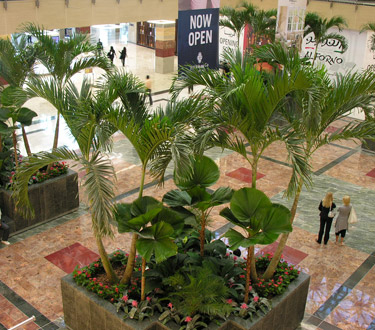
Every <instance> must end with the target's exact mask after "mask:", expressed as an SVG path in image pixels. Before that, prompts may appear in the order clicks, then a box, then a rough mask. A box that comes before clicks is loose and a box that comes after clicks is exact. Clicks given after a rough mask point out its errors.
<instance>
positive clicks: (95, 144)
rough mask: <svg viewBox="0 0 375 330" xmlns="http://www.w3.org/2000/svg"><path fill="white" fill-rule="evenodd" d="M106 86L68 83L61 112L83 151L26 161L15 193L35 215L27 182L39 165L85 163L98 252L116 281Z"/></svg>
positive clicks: (20, 206)
mask: <svg viewBox="0 0 375 330" xmlns="http://www.w3.org/2000/svg"><path fill="white" fill-rule="evenodd" d="M106 95H107V90H105V89H104V90H97V92H96V94H95V95H94V94H93V92H92V89H91V88H90V84H89V83H88V82H87V81H86V80H84V81H83V83H82V86H81V89H80V90H78V89H77V88H76V87H75V86H74V85H73V84H72V83H69V84H68V86H67V87H66V90H65V98H64V107H63V108H64V109H65V110H64V111H63V112H62V115H63V116H64V119H65V121H66V124H67V126H68V127H69V129H70V132H71V134H72V135H73V136H74V138H75V140H76V141H77V143H78V146H79V150H80V153H77V152H75V151H70V150H68V149H67V148H65V147H61V148H57V149H55V150H53V151H52V152H51V153H48V152H40V153H37V154H35V155H32V156H31V157H28V159H27V161H25V162H23V163H22V165H21V166H19V168H18V169H17V171H16V179H15V182H14V193H13V197H14V200H15V201H16V205H17V208H18V210H19V211H22V210H23V212H24V213H25V215H28V216H33V210H32V207H31V204H30V201H29V199H28V190H27V184H28V181H29V179H30V177H31V176H32V175H33V173H35V172H36V171H37V170H38V169H40V168H42V167H43V166H47V165H49V164H51V163H53V162H56V161H61V160H65V159H70V160H72V161H74V162H75V163H76V164H80V165H81V166H82V170H83V171H84V172H85V175H84V176H83V178H82V180H83V187H84V189H85V192H86V196H87V205H88V209H89V212H90V213H91V218H92V228H93V232H94V235H95V238H96V243H97V245H98V249H99V254H100V257H101V260H102V263H103V267H104V269H105V271H106V273H107V276H108V279H109V280H110V282H112V283H116V282H117V281H118V280H117V276H116V274H115V273H114V271H113V268H112V266H111V264H110V262H109V258H108V255H107V253H106V251H105V248H104V245H103V242H102V237H104V236H110V237H112V236H113V231H112V228H111V223H112V221H113V220H112V218H113V198H114V196H115V195H114V184H113V180H114V178H115V172H114V169H113V167H112V164H111V161H110V160H109V159H108V158H106V157H105V156H104V155H103V154H102V150H103V149H104V148H106V147H108V145H109V144H110V141H111V140H110V137H111V136H112V134H113V133H114V132H115V130H114V129H113V127H112V126H111V125H109V124H108V123H107V122H106V120H105V118H106V116H107V113H108V112H110V111H113V108H112V104H111V103H110V101H109V99H108V97H106Z"/></svg>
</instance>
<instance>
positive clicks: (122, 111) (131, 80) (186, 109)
mask: <svg viewBox="0 0 375 330" xmlns="http://www.w3.org/2000/svg"><path fill="white" fill-rule="evenodd" d="M103 88H107V90H108V93H109V95H111V96H112V99H113V100H116V99H119V100H120V103H121V106H119V107H118V108H117V110H116V111H114V112H113V113H111V114H110V116H109V117H108V118H109V121H110V122H111V123H112V124H113V125H114V126H115V127H116V128H117V129H118V130H120V131H121V132H122V133H123V134H124V135H125V137H126V138H128V140H129V142H130V143H131V144H132V146H133V147H134V149H135V151H136V153H137V155H138V157H139V159H140V161H141V170H142V175H141V182H140V188H139V196H138V197H142V194H143V188H144V182H145V176H146V171H147V169H148V167H149V171H150V174H151V176H152V177H153V178H155V179H157V180H159V182H162V181H163V178H164V174H165V171H166V169H167V166H168V164H169V163H170V162H171V161H172V160H173V161H174V162H175V164H176V166H175V168H178V171H177V172H176V173H178V174H177V175H179V173H180V172H181V173H183V172H184V171H186V170H187V169H188V168H189V166H190V159H189V155H190V153H191V150H190V143H189V141H190V140H191V134H192V133H191V132H190V130H189V128H190V125H191V122H192V121H194V120H197V119H196V118H197V116H196V114H197V113H198V111H200V105H201V104H202V102H201V101H200V100H194V99H186V100H183V101H178V102H177V101H175V100H172V101H170V102H169V103H168V104H167V106H166V108H165V109H164V110H163V109H162V108H161V107H159V108H158V109H157V110H156V112H154V113H151V111H150V109H149V108H148V107H147V106H146V104H145V94H144V92H145V88H144V85H143V83H141V82H140V81H139V79H138V78H135V77H134V76H132V75H130V74H126V73H125V74H123V75H122V74H120V73H116V72H115V73H111V74H109V75H108V82H106V83H105V85H103ZM194 118H195V119H194ZM177 164H178V166H177ZM137 239H138V234H137V233H134V234H133V236H132V242H131V248H130V256H129V261H128V264H127V266H126V270H125V273H124V276H123V278H122V279H121V283H128V282H129V281H130V278H131V275H132V272H133V268H134V260H135V255H136V244H137Z"/></svg>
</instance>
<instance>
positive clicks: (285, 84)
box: [172, 52, 310, 278]
mask: <svg viewBox="0 0 375 330" xmlns="http://www.w3.org/2000/svg"><path fill="white" fill-rule="evenodd" d="M225 57H226V60H227V62H228V63H229V64H230V66H231V71H232V75H233V79H227V78H226V77H223V76H222V75H221V74H220V73H219V72H217V71H213V70H209V69H206V70H195V69H182V71H183V72H184V77H185V78H184V79H183V80H181V79H175V80H174V82H173V84H172V89H173V90H174V93H175V94H178V93H179V91H181V90H182V89H183V88H185V87H186V86H188V85H191V84H194V85H202V86H204V89H203V90H202V92H201V96H202V97H203V96H204V97H205V98H207V99H208V100H209V101H211V103H212V108H211V111H209V112H207V113H205V114H204V117H203V120H201V121H200V123H199V126H197V127H196V128H195V129H196V131H197V145H200V146H203V147H207V148H209V147H211V146H214V145H216V146H221V147H222V148H227V149H230V150H233V151H235V152H237V153H239V154H240V155H242V156H243V157H244V158H245V159H246V161H247V162H248V163H249V165H250V167H251V170H252V184H251V187H252V188H256V177H257V167H258V162H259V159H260V157H261V155H262V154H263V152H264V150H265V149H266V148H267V147H268V146H269V145H270V144H271V143H273V142H274V141H277V140H280V139H283V136H282V134H281V133H280V130H275V129H272V128H271V126H270V120H271V117H272V115H273V114H274V112H275V111H276V110H277V108H278V107H279V106H280V103H281V102H282V101H283V100H284V99H285V96H286V95H287V94H288V93H290V92H292V91H293V90H299V89H306V88H308V87H310V82H309V78H308V76H307V75H305V72H304V71H302V70H293V72H291V74H290V75H286V74H283V73H282V72H280V71H278V72H277V73H276V74H275V75H274V77H273V80H272V83H271V82H269V83H265V80H264V78H265V77H264V76H263V75H262V74H261V73H260V72H258V71H257V70H256V69H254V61H255V60H254V59H252V58H250V57H249V56H245V57H244V58H243V59H242V56H241V54H239V53H238V52H237V53H236V54H233V53H232V54H230V53H227V54H226V56H225ZM248 145H249V146H250V152H248V150H247V149H246V148H247V146H248ZM292 157H297V158H298V153H292ZM302 163H303V162H302ZM293 164H294V165H295V166H296V168H295V170H296V171H297V172H298V173H300V174H301V175H304V174H303V173H302V172H301V169H300V168H298V165H299V164H301V162H300V161H298V162H293ZM253 254H254V247H253V246H249V248H248V256H249V258H252V260H253V261H252V271H251V274H252V275H251V276H252V278H256V277H257V275H256V270H255V260H254V258H253Z"/></svg>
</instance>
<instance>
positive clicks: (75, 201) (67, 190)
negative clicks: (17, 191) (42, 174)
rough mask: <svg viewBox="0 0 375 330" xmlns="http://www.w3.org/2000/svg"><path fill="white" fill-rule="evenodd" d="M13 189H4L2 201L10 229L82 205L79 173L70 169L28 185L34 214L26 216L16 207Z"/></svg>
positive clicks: (18, 229) (22, 228)
mask: <svg viewBox="0 0 375 330" xmlns="http://www.w3.org/2000/svg"><path fill="white" fill-rule="evenodd" d="M11 195H12V191H9V190H5V189H1V190H0V202H1V211H2V215H3V217H4V216H5V217H6V218H5V220H6V222H7V223H8V224H9V225H10V227H11V233H12V234H14V233H15V232H19V231H22V230H24V229H27V228H29V227H31V226H35V225H37V224H39V223H42V222H46V221H49V220H52V219H55V218H57V217H60V216H62V215H64V214H67V213H70V212H73V211H75V210H77V209H78V207H79V195H78V174H77V172H74V171H72V170H70V169H68V173H67V174H64V175H61V176H58V177H56V178H53V179H50V180H47V181H44V182H42V183H37V184H33V185H31V186H30V187H29V198H30V202H31V205H32V206H33V208H34V211H35V217H34V218H33V219H31V218H25V217H23V216H22V215H21V214H19V213H18V212H17V211H16V209H15V203H14V200H13V199H12V197H11Z"/></svg>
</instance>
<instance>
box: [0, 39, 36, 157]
mask: <svg viewBox="0 0 375 330" xmlns="http://www.w3.org/2000/svg"><path fill="white" fill-rule="evenodd" d="M35 60H36V54H35V50H34V49H33V48H31V47H30V46H27V43H26V37H25V36H24V35H17V34H16V35H14V36H12V39H0V77H3V78H4V79H5V80H6V81H7V83H8V86H7V87H6V88H5V89H3V95H2V97H1V100H0V104H2V105H3V107H6V108H7V109H6V110H4V111H5V112H7V115H5V112H4V111H3V114H2V118H3V119H4V118H5V119H7V118H6V117H8V118H9V117H12V120H13V124H15V123H16V122H19V123H20V124H21V130H22V136H23V141H24V144H25V149H26V152H27V154H28V155H29V156H30V155H31V150H30V146H29V142H28V139H27V135H26V131H25V125H30V124H31V120H32V118H33V117H35V116H36V113H35V112H33V111H31V110H30V109H27V108H25V107H23V105H24V103H25V102H26V101H27V96H26V94H25V92H24V89H23V88H24V84H25V82H26V80H27V79H28V78H30V77H31V76H32V75H33V66H34V64H35ZM16 92H17V93H16ZM17 94H19V95H20V96H18V95H17ZM21 108H22V110H21ZM26 117H27V118H26ZM3 119H2V121H3ZM18 119H19V120H18ZM16 128H17V127H16V126H13V128H11V130H13V131H14V135H13V143H14V144H16V140H15V135H16V134H15V130H16ZM15 152H16V149H15ZM17 158H18V157H15V159H16V160H17Z"/></svg>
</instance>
